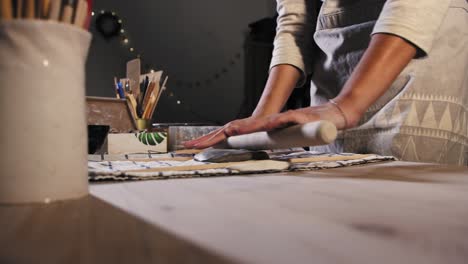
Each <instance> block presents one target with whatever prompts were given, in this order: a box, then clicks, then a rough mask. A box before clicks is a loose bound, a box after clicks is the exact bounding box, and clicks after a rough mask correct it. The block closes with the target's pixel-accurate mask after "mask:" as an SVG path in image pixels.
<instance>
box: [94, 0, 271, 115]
mask: <svg viewBox="0 0 468 264" xmlns="http://www.w3.org/2000/svg"><path fill="white" fill-rule="evenodd" d="M95 2H96V3H95V7H94V10H95V12H99V11H100V10H108V11H115V12H116V14H117V15H118V16H120V18H121V19H122V20H123V26H124V30H125V31H126V34H127V36H128V38H129V40H130V42H129V44H128V45H124V44H123V42H122V41H121V39H119V38H116V39H112V40H109V41H108V40H105V39H104V38H103V37H102V36H101V35H99V34H98V33H97V32H96V30H95V28H94V26H92V32H93V35H94V38H93V42H92V46H91V50H90V56H89V59H88V64H87V95H90V96H105V97H112V96H114V90H113V77H114V76H118V77H123V76H124V75H125V64H126V62H127V61H128V60H130V59H133V58H135V57H136V56H137V54H140V55H141V59H142V63H143V68H144V69H143V70H149V69H151V68H152V69H155V70H164V71H165V73H167V74H168V76H169V82H168V85H167V87H168V91H167V92H166V94H165V95H164V96H163V97H162V99H161V101H160V103H159V105H158V108H157V109H156V113H155V117H154V121H156V122H209V121H217V122H221V123H223V122H227V121H229V120H231V119H233V118H235V117H236V115H237V114H238V113H239V111H240V107H241V103H242V100H243V95H244V91H243V90H244V48H243V46H244V41H245V38H246V35H247V33H248V31H249V28H248V24H249V23H252V22H254V21H257V20H260V19H262V18H264V17H271V16H273V15H274V12H275V1H273V0H259V1H252V0H223V1H219V0H201V1H188V0H168V1H142V0H138V1H128V0H97V1H95ZM95 17H96V16H95ZM130 47H133V48H134V49H135V52H133V53H132V52H130V51H129V48H130ZM170 95H172V96H170ZM178 101H179V102H180V104H178Z"/></svg>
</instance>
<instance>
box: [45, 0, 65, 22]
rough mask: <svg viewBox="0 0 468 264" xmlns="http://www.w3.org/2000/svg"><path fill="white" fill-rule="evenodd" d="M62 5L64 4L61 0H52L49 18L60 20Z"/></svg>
mask: <svg viewBox="0 0 468 264" xmlns="http://www.w3.org/2000/svg"><path fill="white" fill-rule="evenodd" d="M61 6H62V1H61V0H51V2H50V10H49V15H48V17H47V18H48V19H50V20H54V21H59V19H60V8H61Z"/></svg>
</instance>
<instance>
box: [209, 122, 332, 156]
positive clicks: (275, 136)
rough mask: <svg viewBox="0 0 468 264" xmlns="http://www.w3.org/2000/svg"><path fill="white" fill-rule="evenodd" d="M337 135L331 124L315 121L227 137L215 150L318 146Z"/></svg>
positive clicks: (327, 142) (328, 142) (330, 140)
mask: <svg viewBox="0 0 468 264" xmlns="http://www.w3.org/2000/svg"><path fill="white" fill-rule="evenodd" d="M337 134H338V132H337V129H336V126H335V125H334V124H333V123H331V122H328V121H317V122H311V123H307V124H303V125H295V126H291V127H287V128H284V129H279V130H275V131H269V132H256V133H252V134H247V135H240V136H233V137H229V138H227V140H225V141H224V142H222V143H220V144H218V145H216V146H215V148H232V149H249V150H264V149H282V148H293V147H306V146H319V145H327V144H330V143H332V142H333V141H334V140H335V139H336V136H337Z"/></svg>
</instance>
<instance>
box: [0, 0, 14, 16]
mask: <svg viewBox="0 0 468 264" xmlns="http://www.w3.org/2000/svg"><path fill="white" fill-rule="evenodd" d="M0 18H1V19H3V20H11V19H13V6H12V4H11V0H0Z"/></svg>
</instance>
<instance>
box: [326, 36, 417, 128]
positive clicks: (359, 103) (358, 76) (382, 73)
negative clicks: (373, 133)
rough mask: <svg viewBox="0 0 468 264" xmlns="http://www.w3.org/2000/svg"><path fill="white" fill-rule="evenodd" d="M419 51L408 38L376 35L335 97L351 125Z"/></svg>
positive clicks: (353, 124)
mask: <svg viewBox="0 0 468 264" xmlns="http://www.w3.org/2000/svg"><path fill="white" fill-rule="evenodd" d="M415 54H416V48H415V47H414V46H413V45H412V44H410V43H409V42H407V41H406V40H404V39H402V38H400V37H398V36H394V35H389V34H375V35H373V36H372V40H371V42H370V44H369V47H368V48H367V50H366V52H365V53H364V55H363V57H362V59H361V61H360V62H359V64H358V65H357V67H356V69H355V70H354V72H353V73H352V75H351V77H350V78H349V79H348V81H347V82H346V84H345V85H344V87H343V89H342V91H341V93H340V94H339V95H338V96H337V97H336V98H335V101H336V102H337V103H338V104H339V106H340V108H342V109H343V111H344V112H345V115H346V118H347V119H348V126H350V127H352V126H355V125H356V124H357V123H358V121H359V119H360V117H361V116H362V115H363V114H364V112H365V111H366V110H367V109H368V108H369V107H370V106H371V105H372V104H373V103H374V102H375V101H377V99H378V98H379V97H380V96H382V95H383V94H384V93H385V91H387V89H388V88H389V87H390V86H391V84H392V83H393V82H394V81H395V79H396V78H397V77H398V75H399V74H400V73H401V72H402V71H403V69H404V68H405V67H406V66H407V65H408V63H409V62H410V61H411V59H412V58H413V57H414V56H415Z"/></svg>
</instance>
